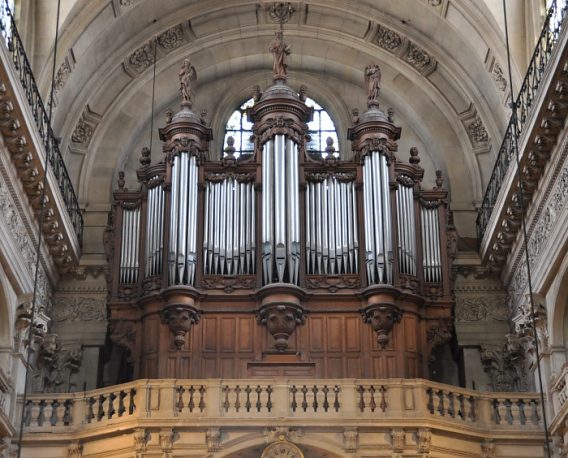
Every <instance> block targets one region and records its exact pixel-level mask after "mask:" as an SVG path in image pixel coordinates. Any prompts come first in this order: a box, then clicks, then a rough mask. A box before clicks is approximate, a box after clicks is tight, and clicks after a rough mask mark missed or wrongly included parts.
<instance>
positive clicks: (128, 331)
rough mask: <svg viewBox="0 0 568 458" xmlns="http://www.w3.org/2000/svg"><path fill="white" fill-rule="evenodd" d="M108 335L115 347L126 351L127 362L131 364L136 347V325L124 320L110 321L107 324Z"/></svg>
mask: <svg viewBox="0 0 568 458" xmlns="http://www.w3.org/2000/svg"><path fill="white" fill-rule="evenodd" d="M109 335H110V340H111V341H112V342H113V343H114V344H115V345H118V346H119V347H122V348H124V349H125V350H127V351H128V356H127V357H128V360H129V362H132V355H133V354H134V350H135V347H136V323H134V322H133V321H126V320H116V321H112V322H111V323H110V324H109Z"/></svg>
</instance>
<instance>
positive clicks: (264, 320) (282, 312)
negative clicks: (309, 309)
mask: <svg viewBox="0 0 568 458" xmlns="http://www.w3.org/2000/svg"><path fill="white" fill-rule="evenodd" d="M304 314H305V312H304V309H303V308H302V307H300V306H299V305H295V304H270V305H266V306H264V307H262V308H261V309H260V311H259V312H258V315H257V321H258V323H259V324H262V325H265V326H266V328H267V329H268V332H269V333H270V335H272V337H274V347H275V348H276V350H278V351H280V352H283V351H285V350H286V349H287V348H288V338H289V337H290V335H291V334H292V333H293V332H294V330H295V329H296V326H298V325H302V324H304V321H305V316H304Z"/></svg>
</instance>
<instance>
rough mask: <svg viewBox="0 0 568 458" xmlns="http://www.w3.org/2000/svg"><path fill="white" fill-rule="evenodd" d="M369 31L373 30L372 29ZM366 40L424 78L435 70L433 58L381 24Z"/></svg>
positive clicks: (435, 64) (435, 63)
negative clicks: (409, 66)
mask: <svg viewBox="0 0 568 458" xmlns="http://www.w3.org/2000/svg"><path fill="white" fill-rule="evenodd" d="M370 29H371V30H373V27H371V28H370ZM368 38H369V39H371V41H372V42H373V43H375V44H376V45H378V46H380V47H381V48H383V49H385V50H386V51H388V52H390V53H392V54H394V55H395V56H397V57H399V58H400V59H402V60H403V61H405V62H406V63H407V64H410V65H411V66H412V67H414V68H415V69H416V70H417V71H418V72H420V73H421V74H422V75H424V76H428V75H430V74H431V73H432V72H434V70H436V66H437V61H436V59H435V58H434V56H432V55H431V54H430V53H428V52H427V51H426V50H425V49H424V48H422V47H421V46H418V45H417V44H416V43H413V42H412V41H410V40H409V39H408V38H407V37H405V36H404V35H402V34H400V33H398V32H395V31H394V30H392V29H389V28H388V27H385V26H384V25H382V24H377V25H376V29H375V31H374V33H373V32H370V35H369V37H368Z"/></svg>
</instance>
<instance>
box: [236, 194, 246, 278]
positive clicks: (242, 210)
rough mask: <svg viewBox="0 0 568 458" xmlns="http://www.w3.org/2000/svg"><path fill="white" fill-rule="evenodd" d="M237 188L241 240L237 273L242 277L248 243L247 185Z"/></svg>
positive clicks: (238, 250)
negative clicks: (246, 226) (246, 238)
mask: <svg viewBox="0 0 568 458" xmlns="http://www.w3.org/2000/svg"><path fill="white" fill-rule="evenodd" d="M236 186H237V190H238V193H239V194H238V196H237V198H236V201H237V205H238V209H237V215H238V219H239V222H238V229H239V240H238V242H237V246H238V248H237V251H236V253H237V254H238V263H239V268H238V270H237V269H235V272H236V273H238V274H240V275H242V274H244V273H245V270H244V268H245V256H246V242H245V237H246V232H245V225H246V219H247V213H248V212H247V208H246V184H245V183H236Z"/></svg>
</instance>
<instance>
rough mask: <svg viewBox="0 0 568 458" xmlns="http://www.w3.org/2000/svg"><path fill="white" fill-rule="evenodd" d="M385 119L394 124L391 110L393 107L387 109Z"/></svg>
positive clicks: (392, 110)
mask: <svg viewBox="0 0 568 458" xmlns="http://www.w3.org/2000/svg"><path fill="white" fill-rule="evenodd" d="M387 119H388V120H389V122H391V123H393V122H394V109H393V107H389V109H388V110H387Z"/></svg>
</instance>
